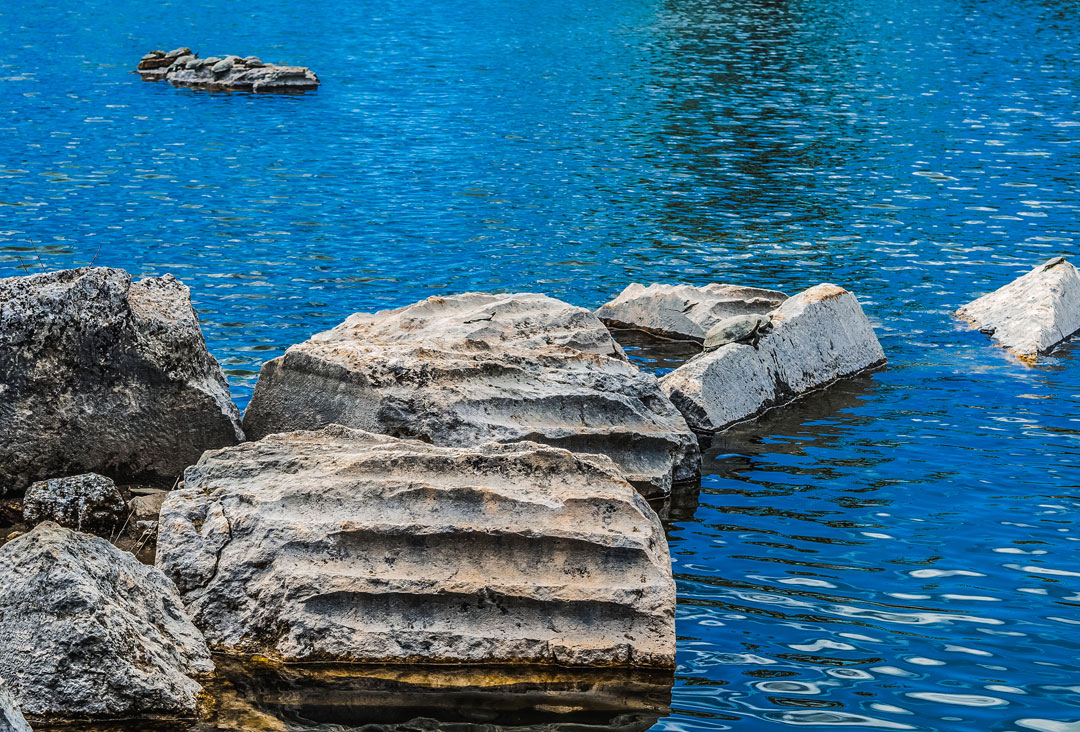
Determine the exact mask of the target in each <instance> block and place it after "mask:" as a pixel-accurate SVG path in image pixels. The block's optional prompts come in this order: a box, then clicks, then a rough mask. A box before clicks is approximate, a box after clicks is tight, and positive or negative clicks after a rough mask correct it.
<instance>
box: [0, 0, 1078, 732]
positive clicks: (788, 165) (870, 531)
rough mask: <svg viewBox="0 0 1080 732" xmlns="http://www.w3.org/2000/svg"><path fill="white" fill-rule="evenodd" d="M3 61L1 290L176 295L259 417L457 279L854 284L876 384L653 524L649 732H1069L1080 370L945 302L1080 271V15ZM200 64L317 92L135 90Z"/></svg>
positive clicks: (904, 7) (205, 16)
mask: <svg viewBox="0 0 1080 732" xmlns="http://www.w3.org/2000/svg"><path fill="white" fill-rule="evenodd" d="M0 38H2V39H3V42H2V43H0V94H2V97H0V98H2V99H3V100H4V105H3V107H2V108H0V139H2V140H3V144H2V145H0V274H4V275H13V274H18V273H20V272H21V271H22V269H21V266H22V265H20V261H19V260H20V258H21V260H22V262H23V263H24V264H25V265H26V266H29V267H33V266H37V260H38V258H39V256H40V259H41V264H43V265H44V266H47V267H60V266H68V265H71V264H74V263H86V262H88V261H90V260H91V259H92V258H93V257H94V255H95V252H97V251H98V249H99V247H100V253H99V254H98V259H97V261H98V263H101V264H109V265H118V266H123V267H126V268H129V269H130V270H132V271H133V272H135V273H137V274H140V275H142V274H160V273H163V272H173V273H174V274H176V275H177V276H179V277H181V278H182V279H184V281H185V282H187V283H188V284H189V285H191V287H192V292H193V298H194V300H195V303H196V305H197V307H198V308H199V311H200V314H201V317H202V320H203V325H204V328H205V332H206V336H207V340H208V343H209V345H210V347H211V350H212V351H213V352H214V354H215V355H217V356H218V357H219V358H220V359H221V360H222V362H223V364H224V366H225V368H226V370H227V372H228V375H229V378H230V380H231V382H232V385H233V390H234V395H235V397H236V399H237V401H238V402H239V403H240V404H241V405H244V404H245V403H246V402H247V399H248V398H249V396H250V393H251V388H252V386H253V384H254V381H255V378H256V375H257V372H258V369H259V367H260V365H261V364H262V363H263V361H265V360H266V359H268V358H270V357H273V356H276V355H279V354H280V353H282V352H283V351H284V349H285V348H286V347H287V346H288V345H290V344H292V343H295V342H298V341H300V340H302V339H304V338H306V337H308V336H309V335H311V334H312V333H314V332H316V331H318V330H322V329H325V328H328V327H330V326H332V325H334V324H336V323H337V322H339V321H340V320H342V319H343V318H344V317H345V316H346V315H348V314H349V313H351V312H354V311H361V310H374V309H378V308H382V307H392V306H399V305H403V304H407V303H409V302H413V301H415V300H418V299H420V298H423V297H426V296H428V295H432V294H437V293H439V294H441V293H447V292H459V291H465V290H503V291H509V290H540V291H544V292H548V293H550V294H552V295H555V296H558V297H562V298H565V299H567V300H569V301H572V302H575V303H579V304H582V305H587V306H590V307H594V306H597V305H599V304H600V303H602V302H604V301H605V300H607V299H609V298H610V297H612V296H614V295H615V294H617V293H618V292H619V291H620V290H621V289H622V288H623V287H624V286H625V285H626V284H628V283H629V282H632V281H642V282H653V281H681V282H689V283H706V282H712V281H720V282H732V283H737V284H750V285H758V286H763V287H771V288H777V289H781V290H783V291H785V292H789V293H794V292H797V291H799V290H800V289H803V288H805V287H807V286H810V285H813V284H816V283H818V282H821V281H832V282H836V283H839V284H842V285H845V286H848V287H850V288H851V289H853V290H854V291H855V292H856V293H857V294H858V296H859V298H860V300H861V302H862V303H863V305H864V307H865V309H866V311H867V313H868V314H869V316H870V318H871V320H872V321H873V322H874V324H875V326H876V327H877V329H878V333H879V336H880V338H881V340H882V344H883V345H884V347H885V350H886V352H887V355H888V357H889V360H890V365H889V368H888V369H887V370H885V371H882V372H879V373H876V374H873V375H871V376H869V377H867V378H865V379H862V380H860V381H858V382H853V383H851V384H844V385H838V386H837V387H835V388H834V389H832V390H830V391H829V392H827V393H825V394H821V395H817V396H815V397H813V398H811V399H809V400H807V401H806V402H804V403H800V404H796V405H791V406H789V407H787V408H785V409H784V410H777V411H774V412H772V413H769V414H768V415H766V416H765V417H764V418H762V419H761V420H759V421H758V422H756V423H751V424H746V425H741V426H739V427H737V428H735V429H734V430H732V431H731V432H729V433H727V434H725V435H723V436H720V437H718V438H716V439H714V440H713V443H712V447H711V448H709V449H708V450H707V451H706V452H707V456H706V457H707V459H706V474H705V476H704V477H703V478H702V481H701V485H700V487H688V488H686V489H684V490H682V491H680V493H679V495H678V496H677V500H676V501H674V502H673V503H672V504H670V505H668V506H666V507H663V506H662V507H661V510H662V511H663V514H664V516H665V517H666V521H667V527H668V531H669V535H670V537H671V545H672V554H673V559H674V563H675V571H676V573H677V578H678V580H677V581H678V590H679V600H680V607H679V611H678V619H677V621H678V633H679V637H680V641H679V642H680V647H679V669H678V673H677V677H676V682H675V687H674V690H673V711H672V713H671V714H670V715H666V716H664V717H663V718H661V719H660V721H659V722H658V723H657V724H656V725H655V727H656V729H658V730H690V729H694V730H699V729H729V728H740V729H782V728H783V727H785V726H802V727H807V728H811V729H825V728H829V727H835V726H854V727H858V728H876V729H919V730H924V729H926V730H930V729H932V730H942V731H948V732H952V731H953V730H978V731H979V732H984V731H986V730H993V731H996V730H1002V731H1005V730H1009V731H1015V730H1052V731H1053V732H1061V731H1062V730H1066V731H1067V730H1071V729H1075V724H1076V723H1077V721H1078V720H1080V643H1078V641H1077V638H1078V635H1077V628H1078V625H1077V622H1078V619H1080V573H1078V568H1077V566H1076V564H1077V562H1076V557H1077V546H1076V541H1077V540H1078V539H1080V536H1077V527H1076V515H1077V509H1078V507H1080V500H1078V497H1080V488H1078V485H1080V480H1078V478H1077V476H1078V475H1080V473H1078V467H1080V376H1078V374H1080V369H1078V364H1080V361H1078V360H1077V359H1078V356H1080V353H1078V351H1077V347H1076V346H1069V347H1066V348H1064V349H1061V350H1060V351H1059V352H1058V353H1057V354H1056V355H1055V357H1054V358H1052V359H1050V360H1048V362H1047V363H1046V364H1044V365H1041V366H1040V367H1038V368H1034V369H1028V368H1025V367H1023V366H1021V365H1020V364H1018V363H1016V362H1015V361H1013V360H1012V359H1010V358H1009V357H1008V356H1006V355H1005V354H1003V353H1002V352H1001V351H1000V350H998V349H996V348H994V347H993V346H992V345H990V344H989V343H988V342H987V339H986V338H985V337H984V336H982V335H980V334H978V333H973V332H970V331H967V330H965V329H963V328H962V327H960V326H959V324H957V323H955V321H954V320H953V319H952V318H951V316H950V313H951V312H952V311H953V310H954V309H955V308H956V307H957V306H959V305H961V304H963V303H964V302H967V301H968V300H970V299H972V298H974V297H975V296H977V295H980V294H982V293H984V292H987V291H989V290H990V289H993V288H995V287H997V286H999V285H1001V284H1003V283H1005V282H1007V281H1008V280H1009V279H1011V278H1013V277H1015V276H1016V275H1018V274H1020V273H1021V272H1023V271H1025V270H1026V269H1029V268H1030V267H1031V266H1033V265H1034V264H1035V263H1036V262H1039V261H1041V260H1044V259H1046V258H1049V257H1050V256H1053V255H1055V254H1059V253H1062V254H1068V255H1071V256H1073V258H1074V259H1075V258H1076V257H1077V256H1080V255H1078V253H1077V246H1076V241H1077V221H1078V220H1080V217H1078V212H1080V175H1078V169H1080V168H1078V164H1080V134H1078V130H1080V108H1078V107H1077V104H1076V98H1077V96H1078V94H1080V82H1078V79H1080V77H1078V75H1077V71H1076V70H1077V69H1078V68H1080V14H1078V13H1077V8H1076V4H1075V3H1074V2H1069V1H1066V0H980V1H978V2H975V1H972V0H927V1H926V2H917V3H916V2H907V3H903V2H898V1H897V0H862V1H861V2H854V1H852V0H783V1H780V0H590V1H589V2H584V3H583V2H577V1H575V2H570V1H569V0H550V1H549V2H545V3H520V2H517V3H511V2H505V0H477V1H476V2H469V3H431V2H417V1H416V0H395V2H386V1H384V0H372V1H371V2H363V3H330V4H327V3H299V2H287V1H286V0H264V1H263V2H261V3H258V4H256V5H252V4H230V3H208V2H205V0H185V2H183V3H180V2H176V1H175V0H164V1H163V2H161V3H156V4H153V5H152V6H151V5H147V4H146V3H138V2H135V1H134V0H109V2H103V1H102V0H84V2H81V3H78V4H75V3H66V2H56V0H52V1H50V2H45V1H44V0H18V1H17V2H8V3H0ZM180 44H188V45H191V46H194V47H197V48H198V49H199V50H202V51H203V52H204V55H209V54H213V53H219V52H237V53H242V54H245V55H246V54H249V53H251V54H257V55H259V56H261V57H262V58H264V59H267V60H275V61H287V62H294V63H301V64H307V65H310V66H312V67H314V68H315V70H316V71H317V72H318V73H319V74H320V76H321V77H322V78H323V80H324V82H325V83H324V85H323V87H322V88H321V89H319V90H318V91H317V92H315V93H313V94H308V95H304V96H302V97H291V96H267V97H259V96H253V95H248V94H206V93H204V92H198V91H190V90H187V91H184V90H177V89H173V88H171V87H169V86H167V85H164V84H144V83H141V82H140V81H139V80H138V78H137V77H134V76H132V75H130V74H129V73H128V71H129V70H130V68H131V66H132V65H133V63H134V61H135V60H136V59H137V58H138V57H139V56H140V55H141V54H142V53H144V52H145V51H147V50H149V49H150V48H153V47H162V46H165V47H175V46H177V45H180ZM31 241H33V242H34V244H36V247H37V252H36V253H35V250H34V246H32V245H31ZM628 350H629V351H630V353H631V356H632V357H633V358H635V359H637V360H638V361H639V363H642V364H643V365H645V366H646V367H648V368H651V369H655V370H657V371H663V370H666V369H668V368H671V367H672V366H673V365H674V363H675V361H677V359H676V358H673V357H672V356H671V354H667V355H663V354H659V355H658V354H656V353H650V352H649V350H648V349H647V348H645V346H644V345H643V344H636V343H633V344H628ZM544 723H546V722H544ZM1070 724H1071V725H1074V727H1069V726H1068V725H1070Z"/></svg>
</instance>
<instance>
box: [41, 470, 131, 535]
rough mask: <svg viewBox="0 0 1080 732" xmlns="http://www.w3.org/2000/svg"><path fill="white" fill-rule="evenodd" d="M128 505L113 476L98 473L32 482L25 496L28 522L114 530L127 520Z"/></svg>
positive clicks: (95, 531) (89, 529)
mask: <svg viewBox="0 0 1080 732" xmlns="http://www.w3.org/2000/svg"><path fill="white" fill-rule="evenodd" d="M125 514H126V506H125V505H124V498H123V496H121V495H120V489H119V488H117V487H116V483H114V482H113V481H112V480H111V479H110V478H106V477H104V476H102V475H97V474H96V473H86V474H84V475H73V476H71V477H68V478H53V479H51V480H43V481H38V482H37V483H33V484H32V485H31V486H30V487H29V488H28V489H27V490H26V496H25V497H24V498H23V517H24V518H25V519H26V522H27V523H28V524H31V525H34V524H39V523H41V522H42V521H55V522H56V523H58V524H60V525H61V526H66V527H67V528H69V529H78V530H80V531H86V532H90V533H101V532H111V531H113V530H115V529H117V528H119V526H120V524H121V523H123V521H124V516H125Z"/></svg>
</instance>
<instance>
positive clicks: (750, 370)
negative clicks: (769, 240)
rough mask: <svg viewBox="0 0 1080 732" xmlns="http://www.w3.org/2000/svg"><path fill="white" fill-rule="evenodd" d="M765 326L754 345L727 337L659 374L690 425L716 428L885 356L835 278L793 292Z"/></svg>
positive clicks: (708, 429)
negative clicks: (831, 282) (726, 340)
mask: <svg viewBox="0 0 1080 732" xmlns="http://www.w3.org/2000/svg"><path fill="white" fill-rule="evenodd" d="M771 325H772V327H771V329H770V331H769V332H767V333H765V334H764V335H763V336H762V337H761V339H760V341H759V342H758V344H757V347H756V348H755V347H752V346H750V345H747V344H742V343H727V344H726V345H722V346H720V347H719V348H717V349H716V350H714V351H710V352H707V353H703V354H701V355H700V356H697V357H696V358H693V359H691V360H690V361H688V362H687V363H686V364H685V365H683V366H681V367H679V368H678V369H675V370H674V371H672V372H671V373H669V374H668V375H667V376H665V377H664V378H663V379H661V384H662V386H663V388H664V392H665V393H666V394H667V395H668V396H669V397H670V398H671V400H672V402H673V403H674V404H675V406H676V407H678V408H679V409H680V410H681V411H682V413H683V415H684V416H685V417H686V421H687V422H688V423H689V424H690V426H691V427H693V428H694V429H695V430H698V431H701V432H714V431H717V430H722V429H724V428H726V427H728V426H730V425H732V424H734V423H736V422H739V421H742V420H744V419H748V418H750V417H754V416H756V415H758V414H760V413H761V412H763V411H764V410H766V409H768V408H770V407H774V406H777V405H780V404H784V403H785V402H788V401H790V400H791V399H793V398H795V397H797V396H799V395H800V394H803V393H806V392H809V391H813V390H815V389H819V388H821V387H824V386H827V385H828V384H830V383H832V382H833V381H835V380H836V379H839V378H842V377H845V376H853V375H855V374H858V373H860V372H862V371H866V370H867V369H870V368H873V367H875V366H878V365H880V364H883V363H885V353H884V351H882V349H881V344H880V343H878V340H877V337H876V336H875V335H874V329H873V327H872V326H871V325H870V322H869V321H868V320H867V319H866V315H865V314H864V313H863V310H862V307H860V305H859V302H858V301H857V300H856V299H855V296H854V295H852V294H851V293H850V292H848V291H847V290H844V289H842V288H840V287H837V286H836V285H828V284H824V285H817V286H816V287H811V288H810V289H809V290H806V291H804V292H801V293H799V294H798V295H794V296H793V297H791V298H790V299H788V300H786V301H785V302H784V304H783V305H781V306H780V307H779V308H777V309H776V310H775V311H773V313H772V321H771Z"/></svg>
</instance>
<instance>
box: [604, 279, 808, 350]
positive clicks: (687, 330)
mask: <svg viewBox="0 0 1080 732" xmlns="http://www.w3.org/2000/svg"><path fill="white" fill-rule="evenodd" d="M786 299H787V295H785V294H784V293H782V292H777V291H775V290H763V289H761V288H758V287H742V286H739V285H723V284H711V285H704V286H701V287H696V286H694V285H648V286H645V285H639V284H636V283H635V284H632V285H628V286H627V288H626V289H625V290H623V291H622V293H620V295H619V296H618V297H617V298H615V299H614V300H612V301H611V302H609V303H607V304H605V305H601V306H600V309H599V310H597V311H596V314H597V315H598V316H599V317H600V319H601V320H602V321H604V322H605V323H607V324H608V325H610V326H612V327H615V328H633V329H635V330H643V331H646V332H648V333H653V334H654V335H659V336H663V337H665V338H683V339H688V340H694V341H703V340H705V334H706V333H708V332H709V330H710V329H711V328H712V327H713V326H714V325H716V324H717V323H719V322H720V321H722V320H724V319H725V318H730V317H732V316H734V315H751V314H760V315H765V314H767V313H770V312H772V311H773V310H775V309H776V308H778V307H780V304H781V303H783V302H784V300H786Z"/></svg>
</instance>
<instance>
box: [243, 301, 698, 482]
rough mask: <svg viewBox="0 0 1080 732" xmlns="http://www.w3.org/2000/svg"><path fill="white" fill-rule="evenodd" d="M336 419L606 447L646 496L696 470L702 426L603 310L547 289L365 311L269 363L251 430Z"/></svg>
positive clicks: (247, 418) (441, 441) (247, 419)
mask: <svg viewBox="0 0 1080 732" xmlns="http://www.w3.org/2000/svg"><path fill="white" fill-rule="evenodd" d="M333 423H337V424H343V425H347V426H349V427H356V428H359V429H364V430H369V431H372V432H379V433H383V434H389V435H394V436H397V437H415V438H418V439H421V440H424V441H427V442H432V443H434V444H436V445H450V446H464V445H478V444H481V443H484V442H490V441H498V442H516V441H521V440H531V441H534V442H542V443H545V444H549V445H555V446H558V447H565V448H566V449H569V450H574V451H578V452H591V453H599V454H604V455H608V456H609V457H611V458H612V459H613V460H614V461H615V463H616V465H618V466H619V468H620V469H621V470H622V471H623V473H624V474H625V475H626V477H627V478H628V479H629V480H630V482H631V483H633V484H634V485H635V486H637V487H638V488H639V490H641V491H642V492H643V493H644V494H646V495H648V496H660V495H664V494H666V493H668V492H669V491H670V489H671V484H672V482H673V480H674V481H676V482H677V481H683V480H690V479H693V478H694V477H696V475H697V470H698V450H697V440H696V438H695V437H694V435H693V433H692V432H691V430H690V428H689V427H688V426H687V425H686V422H685V421H684V420H683V418H682V415H680V414H679V412H678V410H677V409H675V407H674V406H673V405H672V404H671V402H670V401H669V400H668V399H667V397H665V396H664V394H663V392H662V391H661V390H660V385H659V382H658V381H657V379H656V377H655V376H653V375H651V374H647V373H644V372H642V371H640V370H639V369H638V368H637V367H635V366H633V365H632V364H630V363H629V362H628V361H627V360H626V357H625V355H624V354H623V353H622V350H621V349H620V348H619V346H618V345H617V344H616V343H615V342H614V341H613V340H612V338H611V334H610V333H608V331H607V329H606V328H605V327H604V325H603V324H602V323H601V322H600V321H599V320H598V319H597V318H596V316H595V315H594V314H593V313H591V312H589V311H588V310H586V309H584V308H579V307H575V306H573V305H569V304H567V303H564V302H561V301H559V300H555V299H553V298H550V297H547V296H545V295H535V294H517V295H492V294H487V293H469V294H465V295H455V296H453V297H433V298H429V299H427V300H424V301H422V302H419V303H416V304H414V305H410V306H408V307H404V308H399V309H397V310H386V311H382V312H379V313H375V314H367V313H358V314H356V315H353V316H351V317H349V318H348V319H347V320H346V321H345V322H344V323H342V324H341V325H339V326H337V327H336V328H334V329H333V330H329V331H327V332H325V333H320V334H318V335H315V336H313V337H312V338H311V339H310V340H308V341H306V342H304V343H301V344H299V345H295V346H292V347H291V348H289V349H288V350H287V351H286V352H285V355H284V356H282V357H280V358H276V359H273V360H272V361H269V362H267V363H266V364H265V365H264V366H263V368H262V373H261V374H260V375H259V381H258V384H257V385H256V387H255V393H254V395H253V396H252V399H251V404H250V406H249V407H248V409H247V412H246V413H245V415H244V424H245V429H246V431H247V432H248V434H249V435H251V436H252V437H253V438H259V437H262V436H265V435H268V434H271V433H274V432H287V431H291V430H297V429H318V428H320V427H324V426H326V425H328V424H333Z"/></svg>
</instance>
